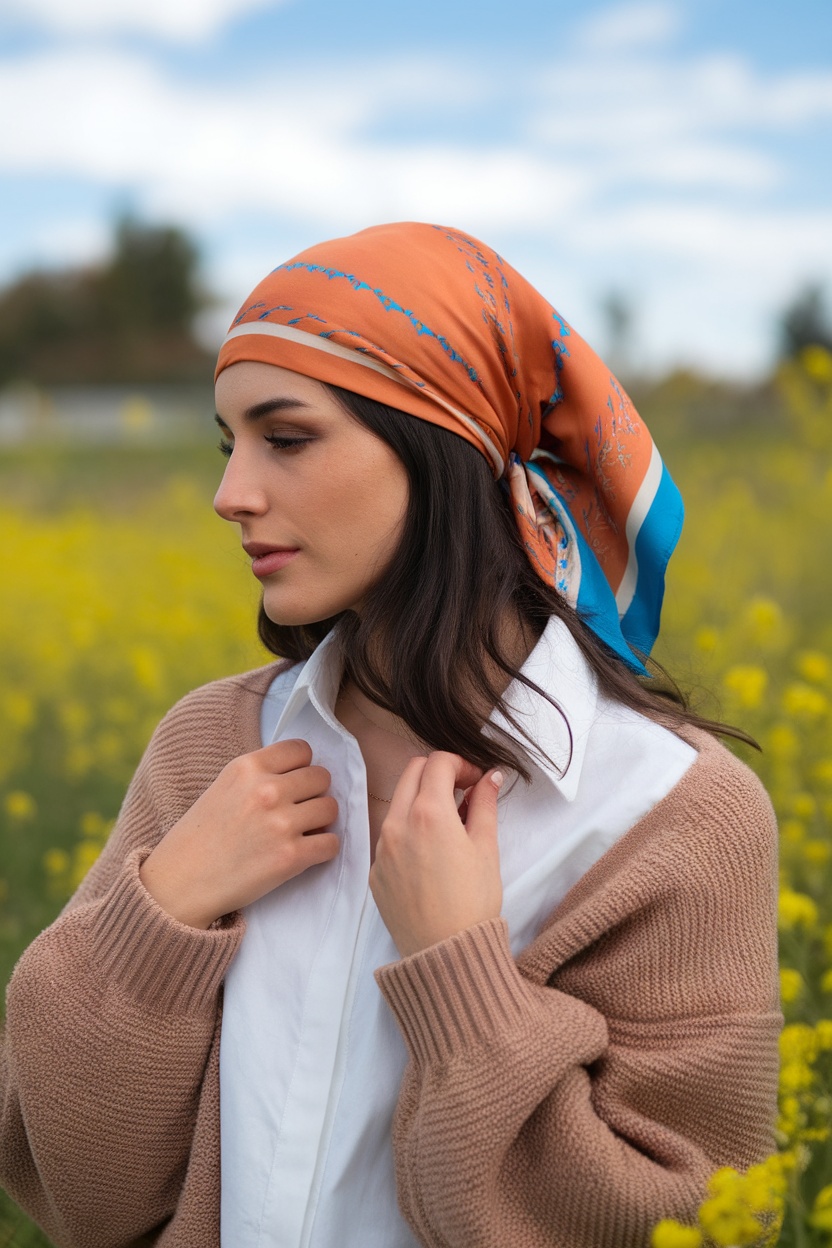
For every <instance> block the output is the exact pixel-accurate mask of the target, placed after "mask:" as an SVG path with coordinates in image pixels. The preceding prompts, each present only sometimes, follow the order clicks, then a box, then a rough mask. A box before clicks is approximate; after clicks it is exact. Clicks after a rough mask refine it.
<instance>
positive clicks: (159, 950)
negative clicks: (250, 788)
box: [0, 695, 242, 1248]
mask: <svg viewBox="0 0 832 1248" xmlns="http://www.w3.org/2000/svg"><path fill="white" fill-rule="evenodd" d="M190 697H191V698H193V695H190ZM210 719H211V717H210V716H206V715H205V714H202V715H200V714H198V713H196V712H195V711H194V709H193V705H192V703H188V704H187V705H183V704H180V705H179V707H177V708H174V711H173V712H171V713H169V715H168V716H167V717H166V718H165V720H163V721H162V724H161V725H160V727H159V728H158V729H157V731H156V733H155V734H154V737H153V740H152V741H151V743H150V745H149V746H148V749H147V751H146V752H145V755H144V757H143V759H142V761H141V763H140V765H139V768H138V770H137V772H136V774H135V776H134V778H133V780H132V782H131V784H130V787H129V789H128V792H127V795H126V798H125V801H124V803H123V806H122V809H121V812H120V815H119V818H118V820H117V823H116V826H115V828H114V830H113V833H112V834H111V837H110V839H109V841H108V843H107V845H106V847H105V849H104V852H103V854H102V855H101V858H100V859H99V861H98V862H97V863H96V865H95V866H94V868H93V870H92V871H91V872H90V874H89V875H88V876H87V878H86V879H85V881H84V882H83V883H82V885H81V887H80V889H79V890H78V892H77V893H76V895H75V896H74V897H73V898H72V899H71V901H70V902H69V904H68V905H67V906H66V907H65V909H64V911H63V912H62V913H61V915H60V916H59V917H58V918H57V919H56V920H55V922H54V923H53V924H52V925H51V926H50V927H49V928H47V929H46V930H45V931H44V932H42V933H41V935H40V936H39V937H38V938H37V939H36V940H35V941H34V942H33V944H32V945H30V946H29V948H28V949H27V950H26V951H25V953H24V954H23V956H22V957H21V959H20V961H19V962H18V964H17V966H16V968H15V971H14V974H13V976H12V979H11V982H10V984H9V987H8V992H7V1011H6V1028H5V1034H4V1036H3V1039H2V1046H0V1182H2V1184H3V1186H4V1187H5V1188H6V1189H7V1190H8V1192H9V1193H10V1194H11V1196H12V1197H13V1198H14V1199H15V1200H16V1201H17V1202H18V1203H19V1204H20V1205H21V1207H22V1208H24V1209H25V1210H26V1211H27V1212H28V1213H29V1214H30V1215H31V1216H32V1217H33V1218H34V1219H35V1220H36V1221H37V1222H38V1223H39V1224H40V1225H41V1226H42V1227H43V1228H44V1230H45V1231H46V1233H47V1234H48V1235H49V1236H50V1237H51V1238H52V1239H53V1240H54V1242H55V1243H56V1244H57V1245H60V1246H61V1248H82V1246H83V1248H99V1246H100V1248H104V1245H108V1246H112V1245H116V1244H128V1243H130V1244H132V1243H134V1242H137V1241H138V1240H139V1239H141V1237H142V1236H149V1237H150V1238H149V1239H148V1240H147V1241H145V1240H143V1239H142V1242H148V1243H150V1242H155V1239H156V1237H157V1234H158V1232H159V1230H160V1229H161V1228H162V1227H163V1226H164V1224H165V1223H166V1222H168V1220H169V1219H170V1218H171V1216H172V1215H173V1213H174V1210H175V1208H176V1205H177V1201H178V1197H179V1192H180V1190H181V1188H182V1184H183V1180H184V1177H185V1173H186V1168H187V1166H188V1160H189V1154H190V1151H191V1143H192V1138H193V1134H194V1128H195V1123H196V1120H197V1115H198V1111H199V1110H200V1097H201V1088H202V1083H203V1077H204V1072H205V1069H206V1064H207V1062H208V1060H209V1054H210V1053H211V1051H212V1048H213V1047H214V1046H215V1044H216V1040H217V1036H218V1006H219V993H220V985H221V982H222V979H223V976H224V973H225V971H226V969H227V967H228V965H229V963H230V961H231V959H232V958H233V956H234V954H235V952H236V949H237V947H238V945H239V942H240V940H241V936H242V920H241V918H240V917H239V916H229V917H227V918H226V919H224V920H222V921H220V922H218V923H216V924H214V925H213V926H212V928H211V929H209V930H207V931H202V930H197V929H195V928H191V927H188V926H186V925H184V924H182V923H179V922H178V921H177V920H176V919H174V918H172V917H171V916H170V915H169V914H168V913H167V912H166V911H164V910H162V909H161V908H160V907H159V906H158V905H157V904H156V902H155V901H154V899H153V898H152V897H151V896H150V894H149V893H148V892H147V891H146V889H145V888H144V886H143V884H142V882H141V880H140V879H139V868H140V866H141V863H142V862H143V861H144V859H145V857H146V856H147V855H148V854H149V853H150V851H151V850H152V848H153V847H154V845H155V844H156V843H157V842H158V840H159V839H160V838H161V837H162V836H163V835H164V833H165V832H166V831H167V830H168V829H169V828H170V827H171V826H172V825H173V823H175V822H176V820H177V819H178V818H179V817H181V815H182V814H183V813H184V812H185V810H187V809H188V807H189V806H190V805H191V804H192V802H193V801H194V800H195V798H196V796H197V794H198V792H199V791H201V790H202V789H204V788H205V787H207V785H208V784H209V783H210V782H211V780H212V779H213V778H214V776H215V775H216V774H217V773H218V771H219V770H220V769H221V767H222V766H223V765H224V762H225V761H227V759H226V758H224V757H223V756H221V753H219V752H218V750H217V749H216V748H213V747H212V746H211V741H212V739H213V726H212V724H211V722H210ZM227 736H228V733H227V724H226V730H225V732H224V733H223V734H221V735H219V737H218V739H219V740H223V739H227ZM201 738H204V748H202V747H201ZM224 748H225V749H226V750H227V746H226V747H224ZM186 750H189V751H190V752H191V754H192V756H194V757H197V758H199V760H200V763H199V765H198V766H197V765H195V764H193V762H190V763H189V760H188V758H187V757H186ZM217 1112H218V1111H217ZM217 1205H218V1197H217ZM205 1242H206V1243H208V1242H209V1241H208V1239H207V1238H206V1240H205Z"/></svg>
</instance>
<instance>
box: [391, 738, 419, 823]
mask: <svg viewBox="0 0 832 1248" xmlns="http://www.w3.org/2000/svg"><path fill="white" fill-rule="evenodd" d="M427 761H428V760H427V759H426V758H424V757H423V756H422V755H421V754H417V755H416V757H415V758H411V759H409V761H408V763H407V766H406V767H405V769H404V771H403V772H402V774H401V775H400V776H399V779H398V781H397V783H396V788H395V791H394V793H393V799H392V801H391V803H390V817H392V818H393V819H398V818H400V817H401V818H404V817H405V816H406V815H407V814H408V812H409V810H410V807H411V806H412V805H413V802H414V800H415V798H416V794H417V793H418V792H419V781H420V779H421V775H422V772H423V771H424V769H425V764H426V763H427Z"/></svg>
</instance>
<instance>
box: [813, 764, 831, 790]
mask: <svg viewBox="0 0 832 1248" xmlns="http://www.w3.org/2000/svg"><path fill="white" fill-rule="evenodd" d="M812 775H813V776H814V778H815V780H817V781H818V783H819V784H824V785H826V786H827V787H828V788H830V789H832V758H822V759H821V761H820V762H819V763H815V766H814V767H813V768H812Z"/></svg>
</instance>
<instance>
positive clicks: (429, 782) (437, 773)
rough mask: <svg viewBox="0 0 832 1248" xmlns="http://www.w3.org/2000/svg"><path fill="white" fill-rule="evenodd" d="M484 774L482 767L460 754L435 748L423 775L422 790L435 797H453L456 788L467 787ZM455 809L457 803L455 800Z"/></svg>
mask: <svg viewBox="0 0 832 1248" xmlns="http://www.w3.org/2000/svg"><path fill="white" fill-rule="evenodd" d="M481 776H482V768H481V767H477V765H476V764H475V763H469V762H468V761H467V760H466V759H464V758H462V757H461V756H460V755H459V754H451V753H449V752H448V751H446V750H434V751H433V753H432V754H430V755H429V756H428V761H427V764H426V766H425V769H424V772H423V774H422V777H421V784H420V786H419V787H420V790H421V791H422V792H424V793H426V794H431V795H433V796H435V797H440V796H441V797H446V796H450V797H451V799H453V791H454V789H467V788H470V786H471V785H474V784H476V783H477V781H478V780H479V779H480V777H481ZM454 809H456V803H455V802H454Z"/></svg>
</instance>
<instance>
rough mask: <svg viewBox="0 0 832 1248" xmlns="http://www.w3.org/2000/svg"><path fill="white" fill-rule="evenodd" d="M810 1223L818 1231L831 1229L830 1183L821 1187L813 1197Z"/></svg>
mask: <svg viewBox="0 0 832 1248" xmlns="http://www.w3.org/2000/svg"><path fill="white" fill-rule="evenodd" d="M809 1222H810V1224H811V1225H812V1226H813V1227H815V1229H816V1230H819V1231H832V1183H830V1184H828V1186H826V1187H822V1188H821V1189H820V1191H819V1192H818V1194H817V1196H816V1197H815V1203H814V1205H813V1206H812V1212H811V1214H810V1215H809Z"/></svg>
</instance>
